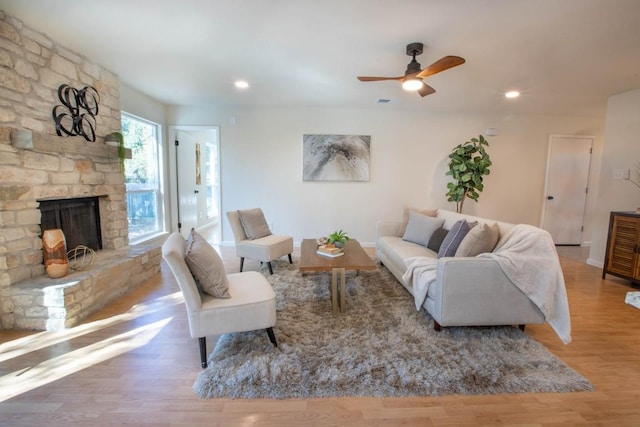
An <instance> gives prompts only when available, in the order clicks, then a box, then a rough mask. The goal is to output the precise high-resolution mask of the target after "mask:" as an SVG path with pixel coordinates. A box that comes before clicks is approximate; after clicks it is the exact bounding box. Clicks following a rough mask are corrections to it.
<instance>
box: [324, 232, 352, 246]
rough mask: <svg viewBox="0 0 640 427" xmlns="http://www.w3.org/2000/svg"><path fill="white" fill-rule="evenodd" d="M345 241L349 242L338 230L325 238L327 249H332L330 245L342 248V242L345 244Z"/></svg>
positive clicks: (343, 233) (344, 234)
mask: <svg viewBox="0 0 640 427" xmlns="http://www.w3.org/2000/svg"><path fill="white" fill-rule="evenodd" d="M347 240H349V237H348V236H347V233H346V232H345V231H342V229H340V230H338V231H334V232H333V233H331V234H329V236H328V237H327V245H328V246H329V247H332V246H331V245H333V247H336V248H342V247H344V242H346V241H347Z"/></svg>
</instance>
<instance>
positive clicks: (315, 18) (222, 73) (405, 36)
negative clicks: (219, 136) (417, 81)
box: [0, 0, 640, 117]
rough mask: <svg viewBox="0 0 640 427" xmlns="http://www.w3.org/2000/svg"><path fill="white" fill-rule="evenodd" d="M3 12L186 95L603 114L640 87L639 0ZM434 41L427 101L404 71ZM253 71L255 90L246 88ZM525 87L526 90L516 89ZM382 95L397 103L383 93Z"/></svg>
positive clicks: (177, 96)
mask: <svg viewBox="0 0 640 427" xmlns="http://www.w3.org/2000/svg"><path fill="white" fill-rule="evenodd" d="M0 5H1V6H2V10H4V11H5V12H6V13H8V14H9V15H13V16H15V17H16V18H18V19H19V20H21V21H23V22H24V23H25V24H26V25H27V26H29V27H31V28H32V29H36V30H38V31H40V32H42V33H44V34H46V35H47V36H49V37H50V38H51V39H53V40H55V41H56V42H58V43H60V44H61V45H62V46H64V47H66V48H69V49H71V50H73V51H76V52H79V53H81V54H83V55H85V56H86V57H88V58H90V59H91V60H92V61H94V62H97V63H99V64H101V65H102V66H104V67H106V68H108V69H110V70H112V71H113V72H115V73H117V74H118V75H119V76H120V79H121V81H122V82H123V83H125V84H127V85H129V86H131V87H134V88H136V89H138V90H139V91H141V92H143V93H145V94H147V95H149V96H151V97H153V98H155V99H157V100H159V101H161V102H163V103H166V104H173V105H216V106H224V107H239V108H246V107H252V106H259V107H267V106H269V107H281V106H282V107H302V106H305V107H309V106H311V107H331V108H378V109H381V108H406V109H413V110H418V111H425V112H451V111H458V112H473V113H476V112H487V113H500V114H571V115H586V116H600V117H602V114H603V113H604V111H605V107H606V100H607V97H609V96H610V95H613V94H617V93H621V92H625V91H629V90H632V89H637V88H640V76H639V73H640V24H638V22H639V21H640V1H638V0H535V1H532V0H394V1H384V0H317V1H316V0H305V1H301V0H180V1H178V0H154V1H153V2H151V1H147V0H91V1H87V0H28V1H24V0H23V1H17V0H0ZM410 42H423V43H424V44H425V49H424V53H423V54H422V55H421V56H418V58H417V59H418V61H419V62H420V63H421V64H422V67H425V66H427V65H428V64H430V63H432V62H434V61H435V60H437V59H439V58H441V57H442V56H445V55H458V56H462V57H463V58H465V59H466V63H465V64H463V65H461V66H458V67H456V68H452V69H450V70H447V71H445V72H442V73H440V74H437V75H434V76H431V77H429V78H428V79H427V81H426V82H427V83H428V84H429V85H430V86H432V87H433V88H435V89H436V91H437V92H436V93H435V94H433V95H430V96H427V97H425V98H421V97H420V96H419V95H417V94H415V93H408V92H405V91H403V90H402V89H401V87H400V84H399V83H398V82H394V81H387V82H367V83H363V82H359V81H358V80H356V76H358V75H369V76H371V75H373V76H398V75H402V74H403V73H404V70H405V68H406V66H407V64H408V62H409V61H410V59H411V58H410V57H409V56H407V55H406V53H405V47H406V45H407V44H408V43H410ZM237 79H244V80H247V81H248V82H249V84H250V87H249V89H246V90H239V89H236V88H235V87H234V84H233V83H234V81H235V80H237ZM510 89H517V90H519V91H520V92H521V93H522V96H521V97H520V98H518V99H516V100H507V99H505V98H504V92H506V91H507V90H510ZM380 98H386V99H390V100H391V102H390V103H389V104H377V100H378V99H380Z"/></svg>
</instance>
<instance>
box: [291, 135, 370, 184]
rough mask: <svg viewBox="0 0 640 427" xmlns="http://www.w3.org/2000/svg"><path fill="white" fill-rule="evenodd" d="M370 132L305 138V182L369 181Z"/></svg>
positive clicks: (303, 158)
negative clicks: (368, 133)
mask: <svg viewBox="0 0 640 427" xmlns="http://www.w3.org/2000/svg"><path fill="white" fill-rule="evenodd" d="M370 153H371V136H369V135H311V134H305V135H303V137H302V180H303V181H369V156H370Z"/></svg>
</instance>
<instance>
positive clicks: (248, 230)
mask: <svg viewBox="0 0 640 427" xmlns="http://www.w3.org/2000/svg"><path fill="white" fill-rule="evenodd" d="M238 215H239V216H240V222H241V223H242V228H244V234H246V235H247V239H249V240H253V239H259V238H261V237H265V236H269V235H271V230H269V225H268V224H267V220H266V219H265V218H264V214H263V213H262V209H260V208H255V209H243V210H239V211H238Z"/></svg>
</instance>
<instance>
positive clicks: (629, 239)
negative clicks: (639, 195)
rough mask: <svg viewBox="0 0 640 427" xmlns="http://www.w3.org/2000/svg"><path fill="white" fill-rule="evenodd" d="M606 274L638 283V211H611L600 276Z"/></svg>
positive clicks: (639, 246)
mask: <svg viewBox="0 0 640 427" xmlns="http://www.w3.org/2000/svg"><path fill="white" fill-rule="evenodd" d="M607 274H612V275H614V276H618V277H622V278H623V279H628V280H631V281H632V282H634V283H640V213H637V212H611V216H610V218H609V233H608V235H607V251H606V253H605V256H604V268H603V270H602V278H603V279H604V278H605V277H606V275H607Z"/></svg>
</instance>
